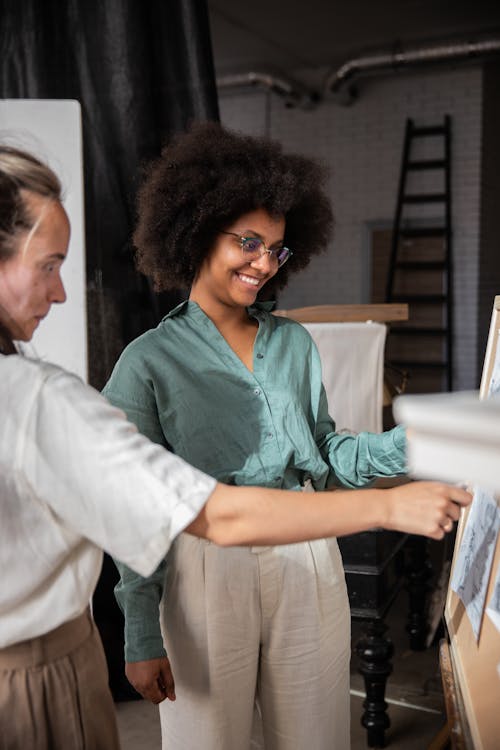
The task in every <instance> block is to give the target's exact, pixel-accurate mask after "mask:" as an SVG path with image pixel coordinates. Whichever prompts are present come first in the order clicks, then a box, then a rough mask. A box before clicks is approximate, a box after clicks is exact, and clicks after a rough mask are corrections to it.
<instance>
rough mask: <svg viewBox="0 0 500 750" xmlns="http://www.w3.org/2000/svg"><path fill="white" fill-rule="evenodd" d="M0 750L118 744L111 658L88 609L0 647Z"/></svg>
mask: <svg viewBox="0 0 500 750" xmlns="http://www.w3.org/2000/svg"><path fill="white" fill-rule="evenodd" d="M0 750H119V740H118V729H117V726H116V719H115V710H114V705H113V699H112V697H111V693H110V691H109V688H108V670H107V667H106V659H105V656H104V651H103V648H102V644H101V639H100V637H99V633H98V632H97V628H96V626H95V624H94V622H93V620H92V618H91V616H90V613H89V611H86V612H84V614H82V615H80V617H77V618H76V619H74V620H71V621H69V622H66V623H64V625H60V626H59V627H58V628H56V629H55V630H52V631H51V632H50V633H46V634H45V635H42V636H40V637H39V638H32V639H31V640H29V641H23V642H22V643H17V644H15V645H14V646H9V647H8V648H5V649H1V650H0Z"/></svg>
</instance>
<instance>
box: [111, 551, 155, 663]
mask: <svg viewBox="0 0 500 750" xmlns="http://www.w3.org/2000/svg"><path fill="white" fill-rule="evenodd" d="M115 565H116V567H117V568H118V571H119V573H120V581H119V583H118V584H117V585H116V586H115V597H116V600H117V602H118V605H119V607H120V609H121V610H122V612H123V614H124V617H125V628H124V635H125V660H126V661H127V662H138V661H144V660H146V659H156V658H161V657H164V656H166V651H165V649H164V647H163V638H162V634H161V628H160V614H159V604H160V599H161V596H162V591H163V578H164V574H165V566H164V563H161V564H160V566H159V567H158V568H157V570H156V571H155V572H154V573H153V574H152V575H151V576H149V578H143V577H142V576H140V575H138V574H137V573H135V572H134V571H133V570H131V569H130V568H128V567H127V566H126V565H123V564H122V563H120V562H119V561H118V560H115Z"/></svg>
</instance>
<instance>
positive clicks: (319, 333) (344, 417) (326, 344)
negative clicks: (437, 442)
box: [304, 323, 386, 432]
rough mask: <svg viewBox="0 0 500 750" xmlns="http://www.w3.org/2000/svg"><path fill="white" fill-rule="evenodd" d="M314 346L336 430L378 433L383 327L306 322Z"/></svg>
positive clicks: (380, 411) (380, 413)
mask: <svg viewBox="0 0 500 750" xmlns="http://www.w3.org/2000/svg"><path fill="white" fill-rule="evenodd" d="M304 325H305V328H307V330H308V331H309V333H310V334H311V336H312V337H313V339H314V342H315V344H316V346H317V347H318V350H319V354H320V357H321V364H322V367H323V384H324V386H325V390H326V395H327V397H328V408H329V413H330V415H331V416H332V417H333V419H334V420H335V424H336V428H337V431H340V430H348V431H349V432H363V431H365V430H366V431H368V432H381V431H382V398H383V384H384V347H385V336H386V326H385V325H383V324H382V323H306V324H304Z"/></svg>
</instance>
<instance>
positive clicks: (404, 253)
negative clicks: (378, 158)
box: [386, 115, 453, 390]
mask: <svg viewBox="0 0 500 750" xmlns="http://www.w3.org/2000/svg"><path fill="white" fill-rule="evenodd" d="M430 138H433V139H434V141H433V142H432V146H434V149H435V150H436V148H437V150H438V155H437V156H435V155H434V154H433V155H432V158H430V157H429V155H428V153H427V154H425V152H424V156H423V157H420V158H419V157H418V156H417V157H415V151H417V152H418V150H419V148H418V143H417V142H418V141H420V144H422V145H423V144H424V142H423V139H430ZM422 145H421V146H420V150H422ZM427 145H428V146H429V145H430V142H429V141H427ZM431 150H432V149H431ZM428 151H429V148H428ZM412 153H413V156H412ZM425 175H428V176H427V177H425ZM419 178H420V181H422V178H423V179H426V185H425V189H424V190H422V189H417V190H415V189H413V190H411V191H410V187H409V183H411V182H412V181H417V182H418V180H419ZM415 206H417V207H418V208H417V211H419V212H420V213H422V208H423V209H424V214H425V215H424V216H423V217H422V216H421V215H419V216H417V217H415V216H411V213H412V207H415ZM429 206H431V207H432V206H435V207H437V208H438V209H439V211H438V212H436V214H434V215H433V216H430V217H429V216H428V208H426V207H429ZM451 240H452V232H451V119H450V117H449V115H446V116H445V118H444V122H443V123H442V124H441V125H433V126H427V127H417V126H416V125H415V124H414V122H413V120H411V119H408V120H407V121H406V132H405V138H404V145H403V155H402V163H401V173H400V178H399V189H398V197H397V203H396V212H395V217H394V224H393V232H392V245H391V254H390V260H389V271H388V278H387V287H386V301H387V302H407V303H408V305H409V309H410V316H409V321H408V323H406V324H402V325H400V326H398V327H392V328H391V330H390V333H389V338H388V361H389V363H390V364H391V365H393V366H394V367H396V368H399V369H401V370H405V371H407V372H409V373H410V375H411V378H412V381H413V380H418V378H419V376H421V374H422V373H425V372H427V373H429V371H433V372H434V373H436V374H439V377H438V380H439V382H441V384H442V385H444V384H445V387H446V389H448V390H451V389H452V386H453V298H452V292H453V290H452V247H451ZM426 243H427V244H426ZM422 287H423V288H422ZM426 348H427V349H429V348H430V349H432V353H430V354H429V353H428V354H427V355H426ZM412 355H413V356H412ZM415 355H416V356H415ZM443 378H444V383H443ZM442 389H443V388H442V387H441V388H437V390H442ZM416 390H419V388H416ZM421 390H425V388H423V389H421ZM432 390H434V388H433V389H432Z"/></svg>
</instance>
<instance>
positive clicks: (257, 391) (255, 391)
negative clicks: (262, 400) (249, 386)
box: [254, 388, 260, 396]
mask: <svg viewBox="0 0 500 750" xmlns="http://www.w3.org/2000/svg"><path fill="white" fill-rule="evenodd" d="M254 393H255V395H256V396H260V391H259V389H258V388H256V389H255V390H254Z"/></svg>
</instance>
